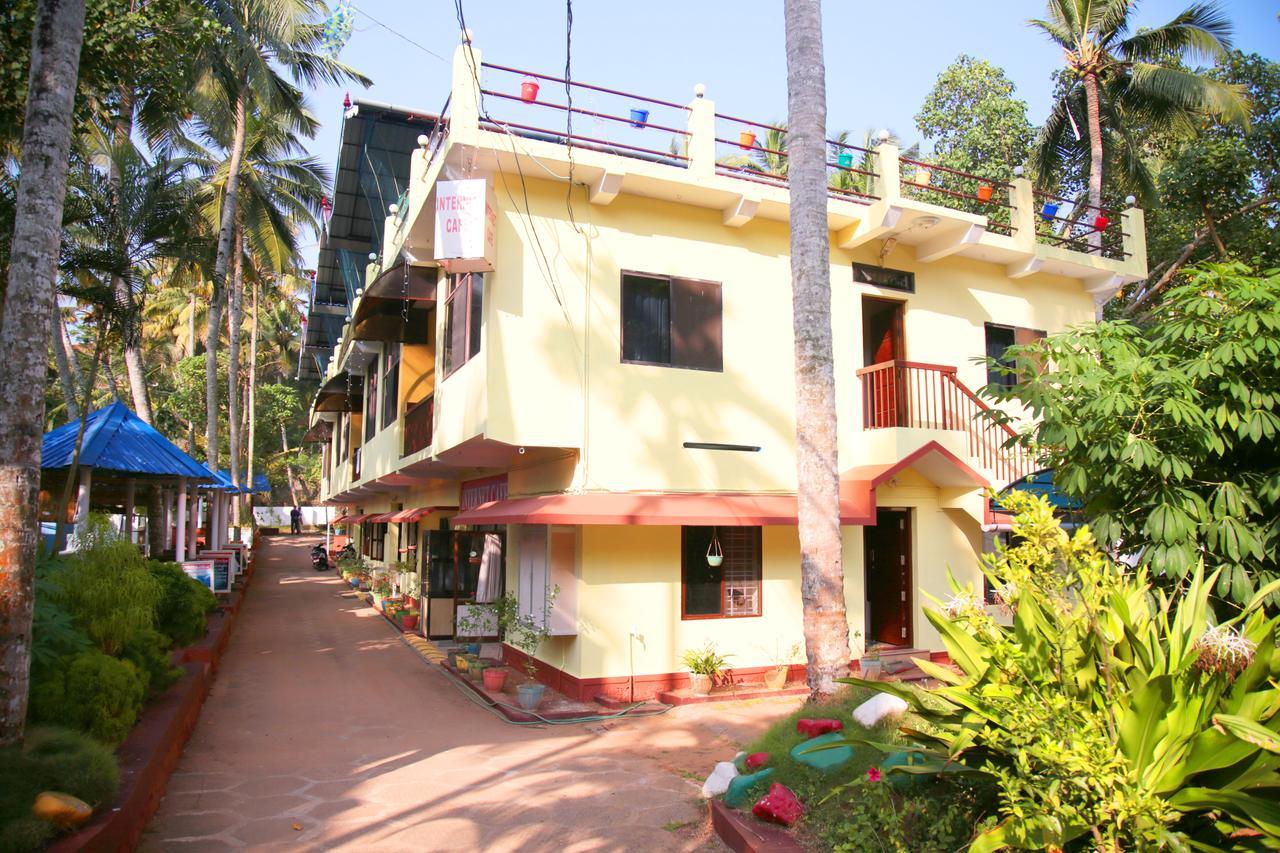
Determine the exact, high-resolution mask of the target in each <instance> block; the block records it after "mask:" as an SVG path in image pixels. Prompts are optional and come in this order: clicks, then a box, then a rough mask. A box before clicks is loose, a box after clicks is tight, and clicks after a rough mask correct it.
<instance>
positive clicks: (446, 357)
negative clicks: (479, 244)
mask: <svg viewBox="0 0 1280 853" xmlns="http://www.w3.org/2000/svg"><path fill="white" fill-rule="evenodd" d="M446 286H447V288H448V295H446V296H445V301H444V352H443V354H442V357H441V364H442V366H443V367H444V375H445V376H446V377H447V376H449V374H451V373H453V371H455V370H457V369H458V368H459V367H461V366H462V365H464V364H466V363H467V362H468V361H470V360H471V359H472V358H473V357H474V356H476V355H478V354H479V353H480V343H481V329H482V326H481V323H482V320H483V318H484V275H483V274H482V273H459V274H454V275H451V276H449V278H448V282H447V285H446Z"/></svg>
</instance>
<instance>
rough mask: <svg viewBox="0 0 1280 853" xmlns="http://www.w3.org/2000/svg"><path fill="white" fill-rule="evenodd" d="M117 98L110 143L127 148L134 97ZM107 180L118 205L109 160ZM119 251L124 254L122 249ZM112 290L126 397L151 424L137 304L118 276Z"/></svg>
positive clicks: (116, 176)
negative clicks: (120, 315)
mask: <svg viewBox="0 0 1280 853" xmlns="http://www.w3.org/2000/svg"><path fill="white" fill-rule="evenodd" d="M119 96H120V111H119V113H118V114H117V116H116V122H115V127H114V128H113V130H112V143H113V144H114V145H130V144H132V142H133V140H132V136H133V101H134V94H133V92H132V91H130V90H129V89H127V88H125V87H123V86H122V87H121V88H120V90H119ZM108 178H109V180H110V181H111V188H112V192H113V193H115V194H116V196H117V204H118V203H119V191H120V170H119V169H117V168H116V160H115V158H114V157H112V158H111V173H110V175H109V176H108ZM119 248H120V249H121V250H122V251H123V248H124V247H123V246H121V247H119ZM111 289H112V291H114V292H115V295H116V302H117V304H119V305H122V306H125V313H124V322H123V323H121V324H120V332H121V338H122V339H123V343H122V346H123V348H124V372H125V376H126V378H127V379H128V380H129V395H130V396H131V397H132V398H133V410H134V412H136V413H137V415H138V417H139V418H141V419H142V420H143V422H145V423H148V424H149V423H151V421H152V414H151V396H150V394H149V393H148V392H147V371H146V367H145V366H144V364H143V359H142V329H141V326H140V324H139V322H138V320H139V317H138V311H139V308H138V301H137V299H135V298H134V294H133V291H132V290H130V289H129V285H128V284H126V283H125V280H124V279H122V278H120V277H118V276H113V277H112V279H111Z"/></svg>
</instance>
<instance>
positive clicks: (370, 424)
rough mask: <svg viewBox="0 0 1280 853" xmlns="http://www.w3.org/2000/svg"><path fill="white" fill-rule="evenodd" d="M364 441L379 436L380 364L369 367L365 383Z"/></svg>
mask: <svg viewBox="0 0 1280 853" xmlns="http://www.w3.org/2000/svg"><path fill="white" fill-rule="evenodd" d="M364 393H365V398H364V440H365V441H368V440H369V439H371V438H373V437H374V436H375V435H377V434H378V362H377V361H374V363H373V364H371V365H369V375H368V376H367V377H366V378H365V382H364Z"/></svg>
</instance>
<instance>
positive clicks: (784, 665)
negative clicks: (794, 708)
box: [764, 643, 800, 690]
mask: <svg viewBox="0 0 1280 853" xmlns="http://www.w3.org/2000/svg"><path fill="white" fill-rule="evenodd" d="M798 657H800V644H799V643H792V644H791V646H790V648H788V649H787V650H786V651H785V652H780V651H778V645H777V643H774V647H773V669H770V670H767V671H766V672H765V674H764V686H765V687H768V688H769V689H770V690H778V689H781V688H782V687H783V686H785V685H786V683H787V671H788V669H789V668H790V666H791V664H792V663H794V662H795V660H796V658H798Z"/></svg>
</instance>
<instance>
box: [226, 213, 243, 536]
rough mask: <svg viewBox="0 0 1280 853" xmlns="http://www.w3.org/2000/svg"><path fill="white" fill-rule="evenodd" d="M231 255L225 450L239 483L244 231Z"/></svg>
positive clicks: (236, 500) (235, 506)
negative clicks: (233, 255) (232, 255)
mask: <svg viewBox="0 0 1280 853" xmlns="http://www.w3.org/2000/svg"><path fill="white" fill-rule="evenodd" d="M232 243H233V245H234V246H235V257H234V258H233V259H232V262H231V290H230V291H229V292H228V294H227V301H228V302H229V303H230V310H228V311H227V450H228V451H229V456H230V459H231V484H232V485H233V486H236V487H237V488H239V486H240V325H241V323H242V322H243V320H244V245H243V243H244V233H243V231H241V229H240V228H238V227H237V228H236V233H235V238H234V240H233V241H232ZM229 503H230V505H231V507H232V510H233V511H238V510H239V508H240V496H239V495H238V494H237V495H235V496H234V497H233V498H232V500H231V501H230V502H229ZM229 521H230V524H229V525H228V526H230V527H239V522H240V518H239V516H238V515H237V516H236V517H235V518H232V519H229Z"/></svg>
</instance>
